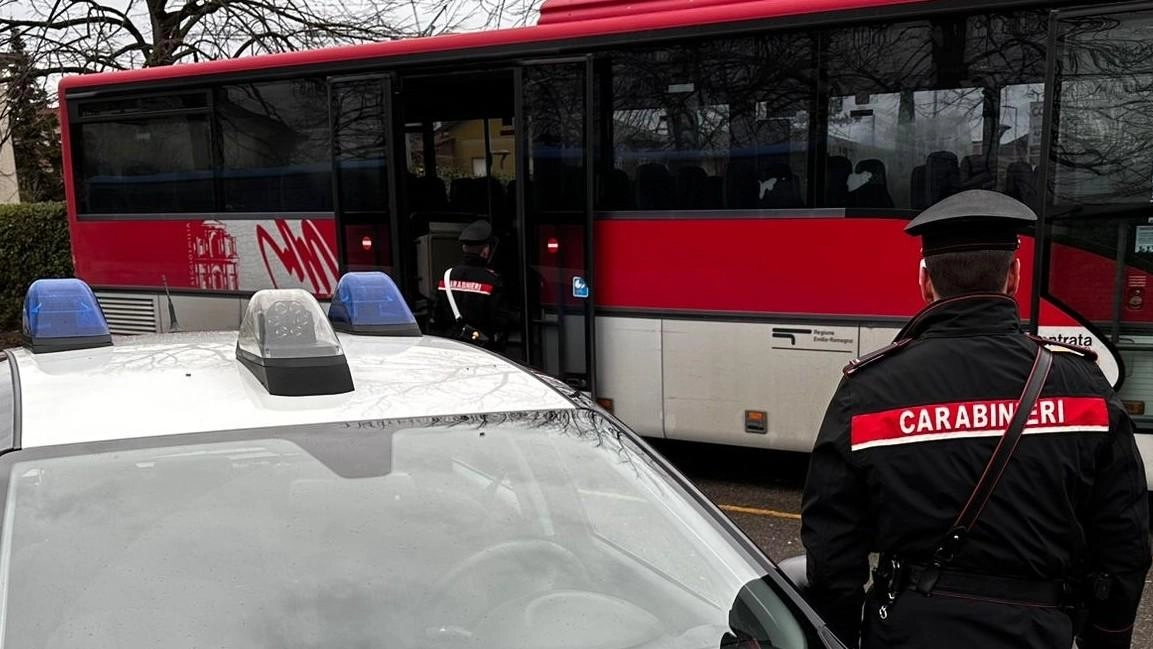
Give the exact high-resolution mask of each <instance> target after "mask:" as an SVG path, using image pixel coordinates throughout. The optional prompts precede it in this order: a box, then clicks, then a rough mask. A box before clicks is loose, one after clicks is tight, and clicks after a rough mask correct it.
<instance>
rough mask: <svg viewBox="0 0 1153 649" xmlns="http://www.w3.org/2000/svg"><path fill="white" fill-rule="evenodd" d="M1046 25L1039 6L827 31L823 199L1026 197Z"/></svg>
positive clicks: (895, 202)
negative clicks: (985, 192)
mask: <svg viewBox="0 0 1153 649" xmlns="http://www.w3.org/2000/svg"><path fill="white" fill-rule="evenodd" d="M1030 26H1032V28H1033V30H1034V31H1032V32H1030V31H1029V29H1030ZM1043 33H1044V19H1043V17H1042V16H1040V15H1039V14H1035V13H1025V14H1020V15H1014V16H974V17H970V18H967V19H962V20H955V19H944V20H936V21H929V20H924V21H914V22H908V23H898V24H893V25H879V26H868V27H858V28H852V29H843V30H833V31H832V32H830V33H829V35H828V52H829V59H828V60H829V84H830V96H829V99H828V101H829V118H828V119H829V121H828V140H827V146H828V156H829V157H828V160H827V161H826V165H825V174H826V189H825V194H824V202H823V204H824V205H825V206H828V207H850V208H873V209H877V208H880V209H885V208H893V207H896V208H903V209H915V210H921V209H924V208H926V207H928V206H929V205H932V204H933V203H936V202H937V201H940V200H941V199H943V198H946V197H948V196H950V195H952V194H955V193H957V192H960V191H964V190H967V189H990V190H996V191H1002V192H1006V193H1009V194H1010V195H1014V196H1016V197H1017V198H1020V199H1022V200H1026V201H1033V200H1034V199H1035V197H1036V178H1035V169H1036V168H1037V163H1038V156H1039V149H1040V145H1041V118H1042V110H1041V107H1042V106H1043V84H1042V78H1043V63H1044V56H1043V54H1042V53H1041V52H1040V51H1038V49H1037V48H1038V47H1040V45H1041V43H1040V40H1041V38H1042V37H1041V36H1039V35H1040V34H1043ZM1030 34H1031V35H1030Z"/></svg>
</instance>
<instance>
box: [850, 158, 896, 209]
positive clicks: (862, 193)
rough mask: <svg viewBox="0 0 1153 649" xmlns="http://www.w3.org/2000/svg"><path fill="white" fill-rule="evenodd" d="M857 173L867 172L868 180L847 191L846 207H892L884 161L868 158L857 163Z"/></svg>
mask: <svg viewBox="0 0 1153 649" xmlns="http://www.w3.org/2000/svg"><path fill="white" fill-rule="evenodd" d="M857 173H858V174H862V173H868V174H869V181H868V182H866V183H865V184H864V185H861V186H860V187H858V188H856V189H854V190H853V191H851V192H849V196H848V201H847V206H848V207H864V208H869V209H892V208H893V207H894V205H893V197H892V195H891V194H889V178H888V175H887V174H886V172H885V163H884V162H882V161H880V160H877V159H876V158H870V159H868V160H862V161H860V162H858V163H857Z"/></svg>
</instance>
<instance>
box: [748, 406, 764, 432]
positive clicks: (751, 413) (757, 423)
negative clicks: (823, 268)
mask: <svg viewBox="0 0 1153 649" xmlns="http://www.w3.org/2000/svg"><path fill="white" fill-rule="evenodd" d="M745 432H746V433H756V434H758V435H763V434H765V433H767V432H769V413H767V412H765V411H764V410H746V411H745Z"/></svg>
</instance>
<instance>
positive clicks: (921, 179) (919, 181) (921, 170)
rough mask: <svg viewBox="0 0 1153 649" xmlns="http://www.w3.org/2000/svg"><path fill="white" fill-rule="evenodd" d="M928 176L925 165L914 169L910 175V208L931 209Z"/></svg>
mask: <svg viewBox="0 0 1153 649" xmlns="http://www.w3.org/2000/svg"><path fill="white" fill-rule="evenodd" d="M926 176H927V169H926V167H925V165H917V166H916V167H913V172H912V173H911V174H909V206H910V207H912V208H913V209H915V210H923V209H925V208H927V207H929V187H928V182H927V181H926V180H925V179H926Z"/></svg>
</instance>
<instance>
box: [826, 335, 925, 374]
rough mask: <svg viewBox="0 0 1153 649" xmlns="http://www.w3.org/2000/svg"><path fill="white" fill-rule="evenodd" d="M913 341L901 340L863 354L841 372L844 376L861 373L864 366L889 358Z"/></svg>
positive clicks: (908, 339)
mask: <svg viewBox="0 0 1153 649" xmlns="http://www.w3.org/2000/svg"><path fill="white" fill-rule="evenodd" d="M913 340H914V339H913V338H902V339H900V340H898V341H896V342H894V343H892V344H890V345H887V346H885V347H882V348H880V349H878V350H876V351H872V352H869V353H868V354H865V355H864V356H861V357H860V358H856V359H853V360H851V361H849V364H848V365H846V366H845V367H844V369H842V370H841V371H842V372H843V373H844V374H845V376H852V375H854V374H856V373H857V372H859V371H861V369H863V368H864V367H865V366H867V365H870V364H872V363H874V362H876V361H879V360H881V359H882V358H885V357H886V356H890V355H892V354H895V353H897V352H898V351H900V350H902V349H904V347H905V345H908V344H909V343H911V342H913Z"/></svg>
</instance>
